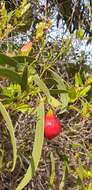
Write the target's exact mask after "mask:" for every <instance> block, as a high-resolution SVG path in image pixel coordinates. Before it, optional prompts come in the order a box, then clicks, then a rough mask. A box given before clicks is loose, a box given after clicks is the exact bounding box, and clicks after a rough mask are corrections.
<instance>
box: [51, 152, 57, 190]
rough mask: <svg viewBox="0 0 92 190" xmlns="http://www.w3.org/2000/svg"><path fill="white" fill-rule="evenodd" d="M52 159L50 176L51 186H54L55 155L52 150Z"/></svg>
mask: <svg viewBox="0 0 92 190" xmlns="http://www.w3.org/2000/svg"><path fill="white" fill-rule="evenodd" d="M50 159H51V176H50V186H51V187H53V186H54V182H55V177H56V174H55V160H54V156H53V153H52V152H51V154H50Z"/></svg>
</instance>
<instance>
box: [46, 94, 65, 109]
mask: <svg viewBox="0 0 92 190" xmlns="http://www.w3.org/2000/svg"><path fill="white" fill-rule="evenodd" d="M48 102H49V104H50V105H51V106H53V107H55V108H58V107H60V106H61V105H62V103H61V102H59V101H58V100H57V99H56V98H54V97H53V96H50V97H49V98H48Z"/></svg>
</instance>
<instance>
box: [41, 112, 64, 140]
mask: <svg viewBox="0 0 92 190" xmlns="http://www.w3.org/2000/svg"><path fill="white" fill-rule="evenodd" d="M60 132H61V123H60V120H59V119H58V118H57V116H55V115H54V114H53V111H52V110H50V111H48V112H47V114H46V116H45V126H44V136H45V137H46V138H47V139H52V138H54V137H56V136H57V135H59V133H60Z"/></svg>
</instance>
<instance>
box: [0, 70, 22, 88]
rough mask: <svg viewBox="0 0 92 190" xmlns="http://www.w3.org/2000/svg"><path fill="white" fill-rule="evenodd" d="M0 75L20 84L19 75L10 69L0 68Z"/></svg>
mask: <svg viewBox="0 0 92 190" xmlns="http://www.w3.org/2000/svg"><path fill="white" fill-rule="evenodd" d="M0 76H2V77H6V78H8V79H9V80H10V81H11V82H14V83H18V84H21V76H20V75H19V74H18V73H17V72H15V71H12V70H10V69H7V68H0Z"/></svg>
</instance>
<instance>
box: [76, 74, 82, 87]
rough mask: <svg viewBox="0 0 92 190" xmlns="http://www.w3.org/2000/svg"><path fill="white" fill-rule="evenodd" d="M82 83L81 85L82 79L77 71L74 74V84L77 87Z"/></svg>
mask: <svg viewBox="0 0 92 190" xmlns="http://www.w3.org/2000/svg"><path fill="white" fill-rule="evenodd" d="M82 85H83V82H82V79H81V75H80V73H79V72H78V73H76V74H75V86H76V87H79V86H82Z"/></svg>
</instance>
